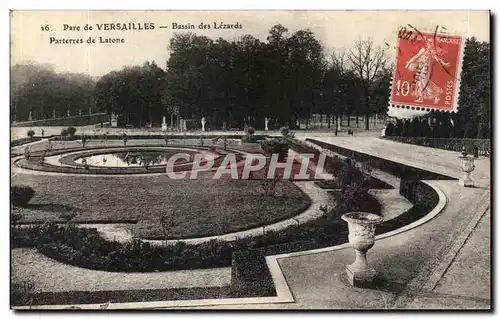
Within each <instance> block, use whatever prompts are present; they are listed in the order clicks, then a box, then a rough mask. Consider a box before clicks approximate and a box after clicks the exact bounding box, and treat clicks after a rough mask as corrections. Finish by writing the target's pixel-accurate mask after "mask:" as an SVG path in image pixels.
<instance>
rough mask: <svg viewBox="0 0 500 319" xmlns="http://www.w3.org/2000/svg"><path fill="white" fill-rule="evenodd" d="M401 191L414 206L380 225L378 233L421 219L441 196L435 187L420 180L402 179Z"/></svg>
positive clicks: (377, 229)
mask: <svg viewBox="0 0 500 319" xmlns="http://www.w3.org/2000/svg"><path fill="white" fill-rule="evenodd" d="M399 193H400V194H401V195H403V196H404V197H405V198H406V199H408V201H410V202H411V203H412V204H413V206H412V207H411V208H410V209H408V210H407V211H406V212H404V213H402V214H401V215H399V216H398V217H396V218H394V219H391V220H389V221H386V222H384V223H382V224H380V225H378V226H377V228H376V234H383V233H386V232H389V231H392V230H394V229H398V228H400V227H403V226H406V225H408V224H410V223H412V222H414V221H416V220H419V219H420V218H422V217H424V216H425V215H427V214H428V213H429V212H430V211H431V210H432V209H434V207H436V206H437V204H438V203H439V196H438V194H437V193H436V192H435V191H434V189H433V188H432V187H430V186H429V185H427V184H426V183H424V182H422V181H419V180H401V184H400V188H399Z"/></svg>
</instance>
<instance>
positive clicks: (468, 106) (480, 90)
mask: <svg viewBox="0 0 500 319" xmlns="http://www.w3.org/2000/svg"><path fill="white" fill-rule="evenodd" d="M490 70H491V65H490V45H489V43H487V42H479V41H477V39H476V38H475V37H472V38H470V39H466V42H465V52H464V59H463V63H462V75H461V85H460V96H459V100H458V102H459V103H458V104H459V109H458V115H459V120H458V121H457V122H459V123H460V126H461V127H462V129H463V131H464V135H463V137H470V138H476V137H479V136H478V135H480V136H481V137H488V136H489V135H490V132H491V104H490V100H491V97H490V94H491V92H490V91H491V80H490ZM473 126H474V127H473Z"/></svg>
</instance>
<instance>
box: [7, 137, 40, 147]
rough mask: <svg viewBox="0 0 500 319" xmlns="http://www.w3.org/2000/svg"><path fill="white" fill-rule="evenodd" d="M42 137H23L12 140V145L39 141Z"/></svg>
mask: <svg viewBox="0 0 500 319" xmlns="http://www.w3.org/2000/svg"><path fill="white" fill-rule="evenodd" d="M41 139H42V138H41V137H23V138H20V139H17V140H13V141H10V147H14V146H19V145H24V144H28V143H33V142H37V141H40V140H41Z"/></svg>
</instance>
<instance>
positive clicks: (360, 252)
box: [342, 212, 383, 288]
mask: <svg viewBox="0 0 500 319" xmlns="http://www.w3.org/2000/svg"><path fill="white" fill-rule="evenodd" d="M342 219H343V220H345V221H346V222H347V223H348V226H349V243H350V244H351V246H352V248H354V250H355V252H356V260H355V261H354V263H352V264H350V265H346V267H345V273H346V276H347V280H348V281H349V283H350V284H351V285H353V286H354V287H360V288H367V287H371V286H372V285H373V283H374V280H375V277H376V275H377V272H376V270H375V269H373V268H372V267H370V266H369V265H368V261H367V260H366V253H367V252H368V250H369V249H370V248H372V247H373V245H374V243H375V225H376V224H379V223H381V222H382V220H383V218H382V217H380V216H377V215H375V214H370V213H364V212H353V213H347V214H344V215H342Z"/></svg>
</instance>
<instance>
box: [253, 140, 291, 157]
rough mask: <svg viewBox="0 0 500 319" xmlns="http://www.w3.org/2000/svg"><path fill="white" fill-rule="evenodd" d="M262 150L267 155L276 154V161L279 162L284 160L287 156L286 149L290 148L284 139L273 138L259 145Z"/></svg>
mask: <svg viewBox="0 0 500 319" xmlns="http://www.w3.org/2000/svg"><path fill="white" fill-rule="evenodd" d="M260 145H261V147H262V150H263V151H264V152H266V153H267V154H268V155H272V154H278V159H279V160H280V161H282V160H284V159H285V158H286V156H287V154H288V149H289V148H290V146H289V145H288V142H287V141H286V140H285V139H282V138H274V139H269V140H265V141H262V142H261V143H260Z"/></svg>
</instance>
